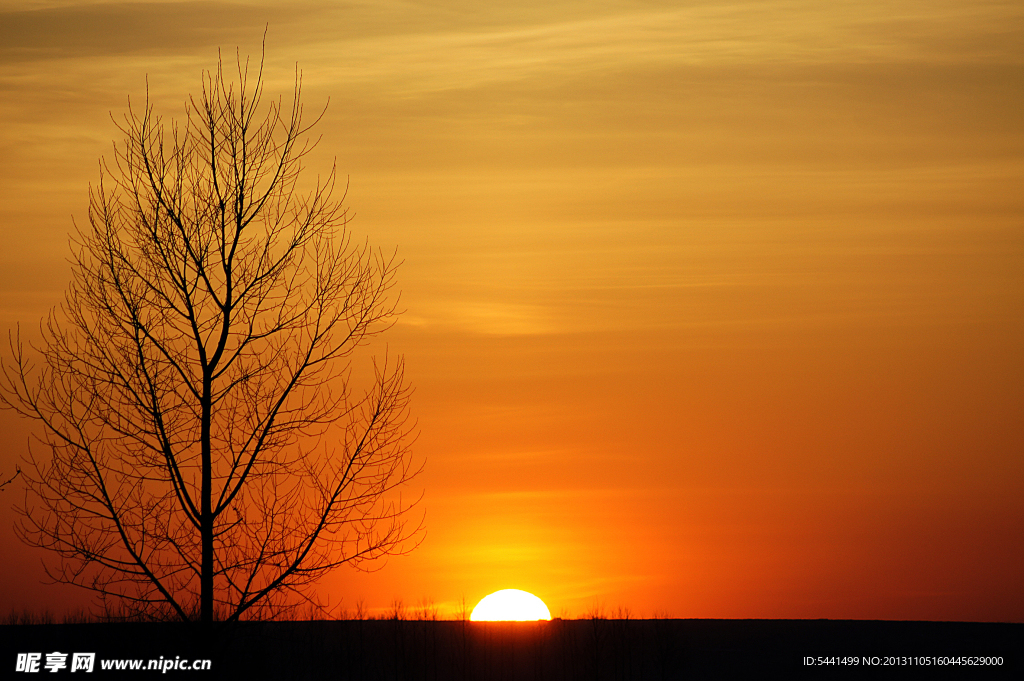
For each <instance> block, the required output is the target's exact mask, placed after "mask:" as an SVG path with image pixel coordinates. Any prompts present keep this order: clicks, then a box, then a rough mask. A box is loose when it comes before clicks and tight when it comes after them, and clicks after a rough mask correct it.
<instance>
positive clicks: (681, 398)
mask: <svg viewBox="0 0 1024 681" xmlns="http://www.w3.org/2000/svg"><path fill="white" fill-rule="evenodd" d="M280 4H281V3H276V2H265V3H259V2H232V3H207V2H134V3H117V2H102V3H92V2H11V1H9V0H2V1H0V158H2V159H3V163H0V230H2V233H3V241H4V248H3V249H2V252H0V324H2V328H3V330H4V331H6V330H7V329H10V328H12V327H13V325H14V324H16V323H21V324H22V326H23V328H24V327H28V328H29V329H31V328H32V327H33V326H34V325H35V324H36V322H37V320H38V319H39V318H40V317H41V316H43V315H44V314H45V312H46V311H47V310H48V309H49V307H51V306H52V305H54V304H56V303H57V302H58V301H59V300H60V296H61V293H62V291H63V290H64V287H65V285H66V282H67V280H68V272H69V270H68V265H67V262H66V257H67V254H68V245H67V235H68V232H69V231H70V229H71V226H72V218H74V219H76V220H78V221H80V222H81V221H84V220H85V211H86V205H87V196H86V191H87V187H88V184H89V183H90V182H95V181H96V179H97V177H98V166H97V161H98V159H99V157H100V156H101V155H104V154H107V155H108V156H109V155H110V144H111V141H112V140H113V139H115V138H116V137H117V131H116V129H115V128H114V125H113V123H112V122H111V120H110V116H111V115H113V116H115V117H119V116H120V115H121V114H122V113H123V112H124V111H125V109H126V106H127V101H128V97H129V96H130V97H131V98H132V101H133V102H141V101H142V100H143V98H144V95H145V89H146V82H147V78H148V83H149V88H150V93H151V96H152V98H153V99H154V101H155V102H156V104H157V107H158V109H159V110H160V111H162V113H163V114H164V115H165V116H167V117H181V116H182V114H183V111H184V107H183V103H184V101H185V98H186V96H187V95H188V94H189V93H193V92H195V91H197V90H198V87H199V82H200V74H201V71H202V70H203V69H204V68H210V67H212V66H214V65H215V64H216V59H217V48H218V47H221V48H223V50H224V54H225V55H226V56H229V57H230V56H233V54H234V49H235V47H236V46H237V47H240V49H241V51H242V53H243V54H251V55H254V56H257V57H258V54H259V49H260V42H261V40H262V36H263V31H264V27H267V38H266V45H267V48H266V61H267V91H268V93H282V94H284V95H285V96H287V95H288V94H289V93H290V90H291V85H292V80H293V78H294V72H295V64H296V63H298V65H299V68H300V69H301V70H302V77H303V87H304V99H305V103H306V106H307V111H310V112H312V111H314V110H319V109H320V108H322V107H323V106H324V105H325V104H326V103H327V101H328V99H329V100H330V104H329V106H328V108H327V112H326V115H325V117H324V120H323V122H322V123H321V125H320V127H319V132H320V134H322V136H323V140H322V142H321V144H320V147H319V148H318V151H317V153H316V155H315V156H314V158H313V159H312V160H311V163H310V172H311V173H315V172H325V171H326V170H327V169H329V166H330V163H331V161H332V159H333V158H335V157H336V158H337V162H338V167H339V170H340V172H341V173H342V174H347V175H348V176H349V177H350V181H351V184H350V190H349V194H348V199H347V204H348V205H349V206H350V208H351V209H352V210H353V211H354V212H355V214H356V219H355V221H354V222H353V223H352V228H353V231H354V233H355V234H357V235H359V236H364V235H365V236H368V237H369V238H370V239H371V241H372V243H374V244H376V245H380V246H382V247H386V248H393V247H396V246H397V248H398V249H399V255H400V257H401V258H403V259H404V261H405V262H404V265H403V266H402V268H401V270H400V272H399V282H400V286H401V289H402V307H403V308H404V309H405V310H406V312H405V314H404V316H403V317H402V319H401V321H400V323H399V325H398V326H397V327H396V328H395V329H393V331H392V332H391V333H390V335H389V344H390V348H391V351H392V352H396V351H397V352H403V353H405V355H406V359H407V365H408V366H407V375H408V377H409V378H410V380H411V381H412V383H413V384H414V385H415V387H416V394H415V400H414V412H415V415H416V416H417V418H418V420H419V430H420V433H421V434H420V438H419V440H418V442H417V444H416V448H415V451H416V453H417V456H419V457H422V458H424V459H425V460H426V469H425V473H424V474H423V475H422V476H421V477H420V478H418V479H417V481H416V488H415V489H411V490H410V492H411V493H418V491H419V490H420V489H422V490H423V491H424V494H425V496H424V499H423V502H422V504H421V508H422V509H423V510H424V511H425V513H426V526H427V528H428V534H427V537H426V540H425V542H424V543H423V545H422V546H421V547H420V548H419V549H418V550H417V551H416V552H414V553H413V554H412V555H410V556H408V557H401V558H396V559H393V560H391V561H390V562H389V563H388V565H387V566H386V568H385V569H383V570H382V571H380V572H377V573H374V574H371V575H361V574H353V573H351V572H340V573H338V574H337V575H336V576H333V577H331V578H330V579H328V580H327V581H326V582H325V583H324V593H325V594H326V595H327V596H328V597H329V598H330V600H331V602H332V603H337V602H339V600H340V601H341V603H342V605H343V606H351V605H353V604H354V603H355V601H356V600H357V599H359V598H364V599H365V600H366V603H367V605H369V606H370V607H371V608H377V607H381V608H382V607H385V606H387V605H388V604H389V603H390V602H391V601H392V600H393V599H394V598H396V597H397V598H402V599H404V600H405V602H406V603H409V604H414V603H416V602H418V601H419V600H421V599H432V600H434V601H435V602H437V603H439V604H442V605H443V606H444V607H448V606H449V605H451V604H454V603H455V602H456V601H457V600H458V599H459V598H461V597H463V596H464V597H465V598H466V599H467V600H469V601H471V602H475V601H476V600H478V599H479V598H480V597H482V596H484V595H485V594H487V593H489V592H491V591H495V590H497V589H502V588H520V589H525V590H528V591H531V592H533V593H535V594H537V595H538V596H540V597H541V598H542V599H544V601H545V602H546V603H547V604H548V606H549V607H550V609H551V611H552V613H553V614H558V613H567V614H570V615H577V614H582V613H584V612H587V611H589V610H592V609H594V608H604V609H605V610H606V611H609V612H612V611H614V610H615V609H616V608H618V607H620V606H621V607H628V608H630V609H631V610H632V611H633V613H634V614H642V615H647V616H650V615H653V614H655V613H658V614H667V615H670V616H675V617H771V618H801V617H813V618H817V617H827V618H894V619H964V620H972V619H980V620H1013V621H1024V586H1022V581H1021V579H1020V576H1021V574H1020V566H1021V565H1024V494H1022V492H1024V427H1022V425H1021V424H1022V423H1024V192H1022V191H1021V187H1022V186H1024V117H1022V115H1021V112H1022V111H1024V48H1022V46H1021V39H1020V36H1021V35H1022V32H1024V6H1022V5H1021V3H1019V2H1012V1H1011V2H985V1H983V0H982V1H978V2H969V3H968V2H963V1H962V0H949V1H946V0H920V1H909V0H905V1H900V0H896V1H892V0H888V1H886V2H881V1H874V0H858V1H857V2H845V1H842V0H831V1H829V2H824V1H810V0H803V1H801V0H792V1H785V2H784V1H777V0H760V1H757V2H701V1H697V0H693V1H685V2H668V1H664V2H660V1H646V2H638V1H631V2H626V1H621V2H602V1H600V0H598V1H594V0H590V1H587V2H582V1H580V2H558V1H557V0H555V1H552V0H545V1H543V2H540V1H537V2H532V1H531V2H513V3H508V5H509V6H505V7H497V6H496V5H497V4H498V3H493V2H484V1H470V0H462V1H442V0H438V1H437V2H412V1H409V2H397V1H389V0H383V1H370V0H367V1H355V2H347V3H341V2H326V1H322V2H317V1H311V2H297V3H288V4H287V7H286V8H282V7H280V6H279V5H280ZM0 428H2V430H3V432H4V436H3V438H4V439H3V443H2V447H0V471H6V470H10V469H12V468H13V465H14V463H13V462H14V461H16V460H17V458H18V457H19V456H20V455H21V453H22V452H23V451H24V446H25V445H24V443H25V433H26V429H25V428H26V426H25V424H23V423H20V422H18V421H17V420H16V419H15V418H14V417H13V416H11V415H10V414H9V413H6V412H3V413H0ZM18 494H19V492H18V491H14V490H10V489H9V490H8V491H7V492H6V493H4V495H3V497H2V499H3V502H4V503H3V506H2V509H0V521H2V525H0V547H2V548H0V553H3V555H4V556H5V559H4V561H3V564H2V565H0V580H2V582H3V583H4V584H5V585H7V586H6V587H5V588H4V589H3V590H2V593H0V611H2V610H3V609H5V608H9V607H22V606H28V607H34V606H35V605H36V604H40V603H45V604H50V605H51V606H53V607H55V608H56V607H59V606H60V604H61V603H63V602H64V601H65V600H66V599H79V600H81V599H82V596H81V595H77V594H75V593H74V592H72V591H69V590H68V589H66V588H63V587H43V586H40V585H39V584H38V582H39V580H40V579H41V578H42V576H43V575H42V571H41V569H40V568H39V565H38V564H39V558H40V557H41V556H40V555H39V554H38V553H34V552H31V551H29V550H28V549H26V548H24V547H22V546H21V545H20V544H19V543H18V542H17V539H16V538H15V537H14V535H13V532H12V531H11V529H10V524H11V517H12V515H11V512H10V508H9V507H10V503H11V502H12V501H13V500H15V498H16V497H17V495H18ZM341 599H344V600H341ZM68 602H70V601H68Z"/></svg>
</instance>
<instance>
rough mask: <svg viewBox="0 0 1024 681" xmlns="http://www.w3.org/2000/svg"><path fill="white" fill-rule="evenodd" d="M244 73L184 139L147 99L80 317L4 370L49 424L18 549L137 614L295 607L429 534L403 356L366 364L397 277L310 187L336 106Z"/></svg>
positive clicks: (6, 382)
mask: <svg viewBox="0 0 1024 681" xmlns="http://www.w3.org/2000/svg"><path fill="white" fill-rule="evenodd" d="M237 72H238V78H237V81H233V82H229V80H227V79H225V77H224V70H223V64H222V63H221V62H218V65H217V68H216V70H215V71H213V72H204V74H203V85H202V93H201V96H199V97H198V98H195V97H190V98H189V99H188V100H187V102H186V119H185V121H184V123H183V124H181V125H178V124H176V123H174V122H172V123H171V124H170V126H169V128H168V127H167V126H165V125H164V124H163V122H162V120H161V118H160V117H159V116H156V115H155V114H154V110H153V106H152V105H151V104H150V101H149V96H148V89H147V97H146V105H145V107H144V108H143V109H142V111H141V112H138V111H136V110H133V109H132V107H131V104H130V102H129V109H128V113H127V114H126V115H125V116H124V120H123V122H122V123H116V124H117V127H118V129H119V130H120V131H121V133H123V136H124V142H123V145H117V144H115V147H114V155H115V157H116V164H115V165H114V167H113V168H112V167H110V166H109V165H107V164H106V162H105V161H101V163H100V181H99V184H98V186H96V187H90V191H89V197H90V203H89V214H88V215H89V220H88V222H89V224H88V227H85V228H82V227H76V236H74V237H73V238H72V251H73V257H72V271H73V274H72V282H71V284H70V286H69V289H68V292H67V293H66V296H65V300H64V303H63V304H62V305H61V306H60V307H59V308H57V309H55V310H54V311H52V312H51V313H50V315H49V317H48V318H47V319H46V320H44V323H42V324H41V333H42V341H41V342H40V343H38V344H37V345H33V346H31V348H30V350H29V351H26V348H25V346H24V344H23V342H22V341H21V338H20V335H18V336H14V337H12V338H11V342H10V348H11V356H10V357H9V358H6V359H5V360H4V363H3V386H2V387H3V390H2V391H0V399H2V400H3V402H4V403H5V404H6V406H8V407H10V408H13V409H14V410H16V411H18V412H19V413H20V414H22V415H24V416H27V417H30V418H32V419H35V420H36V421H38V422H40V423H41V425H42V428H41V429H40V431H41V435H39V436H38V442H39V443H41V444H42V445H43V446H42V447H41V448H40V447H38V446H37V447H30V450H29V454H28V457H27V459H26V461H27V464H28V465H27V467H26V471H25V473H26V474H25V478H26V484H27V487H28V490H29V493H27V494H26V501H25V503H24V505H23V506H22V507H21V508H20V509H19V510H20V511H21V514H22V517H21V520H20V522H19V525H18V528H17V529H18V533H19V536H20V537H21V538H22V539H23V540H24V541H26V542H27V543H29V544H31V545H35V546H40V547H44V548H47V549H50V550H52V551H54V552H56V553H57V554H58V555H59V561H56V564H55V565H47V572H48V574H49V575H50V577H51V578H52V579H54V580H56V581H59V582H67V583H71V584H76V585H78V586H82V587H85V588H87V589H91V590H93V591H95V592H97V593H98V594H99V595H100V597H101V600H102V601H103V602H104V603H105V605H107V606H108V607H109V606H110V605H111V604H113V605H114V606H116V608H117V609H118V611H119V612H121V613H122V614H127V615H132V616H141V617H146V618H180V619H184V620H195V619H198V620H201V621H204V622H209V621H212V620H214V619H230V620H234V619H238V618H239V617H242V616H243V615H244V616H245V617H247V618H250V617H273V616H275V615H279V614H280V613H281V610H282V608H286V607H288V605H289V604H294V603H295V602H296V600H300V601H301V600H302V599H303V598H304V599H311V598H313V596H312V595H311V594H312V591H311V589H310V586H311V584H312V583H313V582H314V581H315V580H316V579H317V578H318V577H320V576H322V575H323V574H324V573H325V572H326V571H328V570H330V569H332V568H335V567H337V566H340V565H343V564H349V565H355V566H357V567H363V568H368V567H372V566H373V565H374V564H373V563H369V562H367V561H371V560H372V559H375V558H380V557H383V556H386V555H390V554H395V553H401V552H404V551H407V550H409V549H410V548H411V547H412V546H413V545H414V544H415V542H414V541H412V540H414V539H415V538H416V537H417V536H418V534H419V529H420V528H419V527H418V526H416V527H413V526H410V525H409V524H408V523H407V515H406V512H407V511H408V510H409V506H410V505H409V504H405V503H403V502H402V500H401V497H400V496H398V493H397V492H394V490H395V488H396V487H398V486H399V485H401V484H402V483H404V482H406V481H408V480H409V479H410V478H411V477H413V476H414V475H415V474H416V472H418V471H417V470H415V469H414V467H413V466H412V459H411V455H410V452H409V444H410V442H411V436H410V428H409V421H408V398H409V388H408V386H407V384H406V383H405V381H404V377H403V370H404V363H403V360H402V359H401V358H399V359H397V360H395V359H391V360H388V359H384V360H383V361H382V362H380V363H378V362H377V361H376V360H374V361H373V364H372V368H373V371H372V381H370V379H369V376H370V374H371V372H370V371H369V364H368V365H367V370H366V371H365V372H364V373H365V374H366V376H367V385H369V387H365V388H364V389H362V390H360V389H357V381H356V380H355V378H354V377H353V372H352V369H353V360H354V358H353V351H354V350H355V349H356V348H357V347H359V346H361V345H364V344H365V343H366V342H367V341H369V340H370V339H372V338H373V337H375V336H377V335H378V334H380V333H381V332H382V331H384V330H386V329H387V328H388V327H389V326H390V325H391V323H393V321H394V319H395V315H396V309H395V304H396V302H395V301H394V300H391V296H390V295H389V293H390V291H391V289H392V288H393V285H394V281H395V271H396V267H397V263H396V261H395V259H394V256H393V255H392V256H388V255H385V254H383V253H382V252H380V251H379V250H373V249H371V248H370V247H369V246H368V245H366V244H365V243H363V244H360V243H358V242H353V241H352V239H351V235H350V233H349V231H348V229H347V225H348V220H349V218H348V217H347V213H346V209H344V208H343V207H342V205H341V201H340V200H335V199H333V198H332V191H333V190H334V188H335V184H336V175H335V169H334V168H332V169H331V172H330V173H329V174H328V176H327V177H326V179H321V178H317V180H316V182H315V184H313V185H310V186H309V188H308V191H305V192H303V191H302V188H301V187H300V185H299V184H298V182H299V175H300V171H301V170H302V167H303V166H302V160H303V158H304V157H305V156H306V155H307V154H308V153H309V152H310V151H311V150H312V149H313V148H314V147H315V146H316V142H317V141H318V140H315V141H310V140H309V139H308V138H307V137H306V136H307V134H308V132H309V130H310V128H311V127H313V125H315V124H316V123H317V122H318V121H319V120H320V117H322V115H323V114H322V113H321V114H320V116H318V117H317V119H316V120H314V121H313V123H312V124H310V125H304V124H303V122H302V105H301V102H300V94H301V75H300V74H299V73H298V71H297V72H296V79H295V89H294V93H293V98H292V101H291V106H290V108H288V107H285V106H284V105H283V103H282V100H281V99H280V98H279V99H277V100H276V101H271V102H270V103H269V104H267V105H266V106H261V103H262V95H263V80H262V76H263V65H262V61H261V63H260V66H259V70H258V72H257V73H256V74H255V76H256V77H255V79H254V81H255V82H252V80H253V79H250V74H249V63H248V60H246V61H245V62H244V63H243V61H242V60H241V58H239V59H238V69H237ZM232 80H233V79H232ZM342 199H344V195H343V196H342ZM30 355H31V356H32V357H33V358H34V360H33V359H31V358H30ZM40 450H41V451H40ZM110 599H112V601H111V600H110Z"/></svg>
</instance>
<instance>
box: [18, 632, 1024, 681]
mask: <svg viewBox="0 0 1024 681" xmlns="http://www.w3.org/2000/svg"><path fill="white" fill-rule="evenodd" d="M0 638H2V641H3V643H2V647H3V666H4V667H5V670H4V673H2V674H0V677H3V678H30V675H28V674H17V673H12V672H13V670H15V668H16V661H17V656H18V654H19V653H41V654H42V659H41V664H42V663H45V661H46V654H47V653H52V652H62V653H68V654H70V653H75V652H95V653H96V664H95V671H94V672H93V674H92V675H91V676H86V677H85V678H94V677H96V676H100V677H108V676H109V677H118V678H128V677H132V676H146V677H156V676H166V675H170V676H174V677H179V678H180V677H187V678H196V679H202V678H208V679H222V678H227V679H234V678H237V679H317V680H320V679H360V680H367V679H381V680H384V679H388V680H390V679H396V680H403V681H405V680H408V681H416V680H424V681H434V680H438V681H440V680H453V681H458V680H461V679H466V680H469V679H472V680H476V679H487V680H494V681H505V680H507V681H518V680H520V679H522V680H534V679H538V680H539V679H552V680H560V679H564V680H569V679H588V680H589V679H594V680H601V679H606V680H608V681H615V680H626V679H703V678H708V679H716V678H735V677H740V678H762V677H764V676H770V677H779V678H787V677H793V676H799V677H805V676H806V677H812V678H848V677H849V676H850V675H851V674H852V675H854V676H857V677H868V678H875V677H878V676H879V675H883V676H884V677H889V676H899V677H903V678H911V677H925V678H929V677H930V678H936V677H941V678H946V677H947V676H948V677H952V678H1004V677H1005V678H1016V675H1017V674H1019V673H1020V669H1021V665H1020V657H1019V653H1020V651H1021V649H1022V644H1024V624H985V623H959V622H871V621H833V620H669V619H663V620H613V619H592V620H564V621H562V620H554V621H551V622H537V623H504V622H493V623H480V622H461V621H454V622H453V621H415V620H346V621H315V622H262V623H256V622H244V623H239V624H234V625H224V624H217V625H215V626H214V627H213V628H211V629H209V630H205V631H204V630H201V629H199V628H198V627H195V626H187V625H182V624H156V623H141V624H140V623H117V624H97V623H87V624H82V623H79V624H36V625H4V626H0ZM819 657H820V658H822V659H821V660H818V659H815V664H814V665H809V664H807V663H806V662H805V658H819ZM961 657H963V658H992V657H1001V658H1002V665H988V666H977V664H974V665H968V664H955V663H951V661H950V660H949V659H942V658H957V659H959V658H961ZM161 658H162V659H161ZM69 659H70V655H69ZM112 659H139V660H144V662H143V665H145V664H146V663H147V662H148V660H151V659H152V660H159V661H161V664H164V662H163V661H173V660H177V659H181V660H186V661H187V660H195V659H209V660H211V668H210V670H209V671H205V670H195V671H192V670H190V671H184V670H176V669H169V670H168V671H166V672H165V673H161V672H160V671H148V672H141V673H138V672H137V673H132V672H129V671H107V672H105V671H103V670H102V669H101V662H102V661H103V660H112ZM839 660H844V661H845V664H843V663H836V664H832V663H830V661H836V662H838V661H839ZM852 660H856V664H854V663H853V662H852ZM967 661H968V660H967V659H964V662H967ZM971 661H973V662H975V663H977V662H979V661H980V660H978V659H973V660H971ZM940 662H942V663H943V664H940ZM912 666H914V667H916V668H914V669H911V667H912ZM39 671H40V673H41V674H45V675H46V677H50V676H51V674H48V673H47V672H46V670H45V669H43V668H41V667H40V670H39ZM887 672H891V673H887ZM57 673H59V674H68V673H71V672H70V668H69V669H61V670H59V672H57ZM75 674H76V676H73V677H72V678H78V676H77V672H75ZM37 678H38V677H37Z"/></svg>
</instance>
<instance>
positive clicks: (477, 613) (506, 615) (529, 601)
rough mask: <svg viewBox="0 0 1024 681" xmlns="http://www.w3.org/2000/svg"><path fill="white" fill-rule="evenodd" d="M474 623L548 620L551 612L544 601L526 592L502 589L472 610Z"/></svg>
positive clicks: (481, 601) (483, 599)
mask: <svg viewBox="0 0 1024 681" xmlns="http://www.w3.org/2000/svg"><path fill="white" fill-rule="evenodd" d="M469 619H471V620H473V621H474V622H494V621H515V622H528V621H534V620H549V619H551V612H550V611H548V606H546V605H544V601H542V600H541V599H539V598H537V597H536V596H534V595H533V594H532V593H529V592H528V591H521V590H519V589H502V590H501V591H495V592H494V593H492V594H491V595H489V596H484V597H483V598H482V599H480V602H479V603H477V604H476V607H475V608H473V614H472V615H470V616H469Z"/></svg>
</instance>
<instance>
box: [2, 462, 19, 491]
mask: <svg viewBox="0 0 1024 681" xmlns="http://www.w3.org/2000/svg"><path fill="white" fill-rule="evenodd" d="M19 475H21V467H20V466H17V467H15V469H14V475H12V476H11V477H9V478H7V479H6V480H4V481H3V482H0V491H2V490H3V489H4V488H5V487H7V485H9V484H11V483H12V482H14V479H15V478H16V477H18V476H19Z"/></svg>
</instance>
